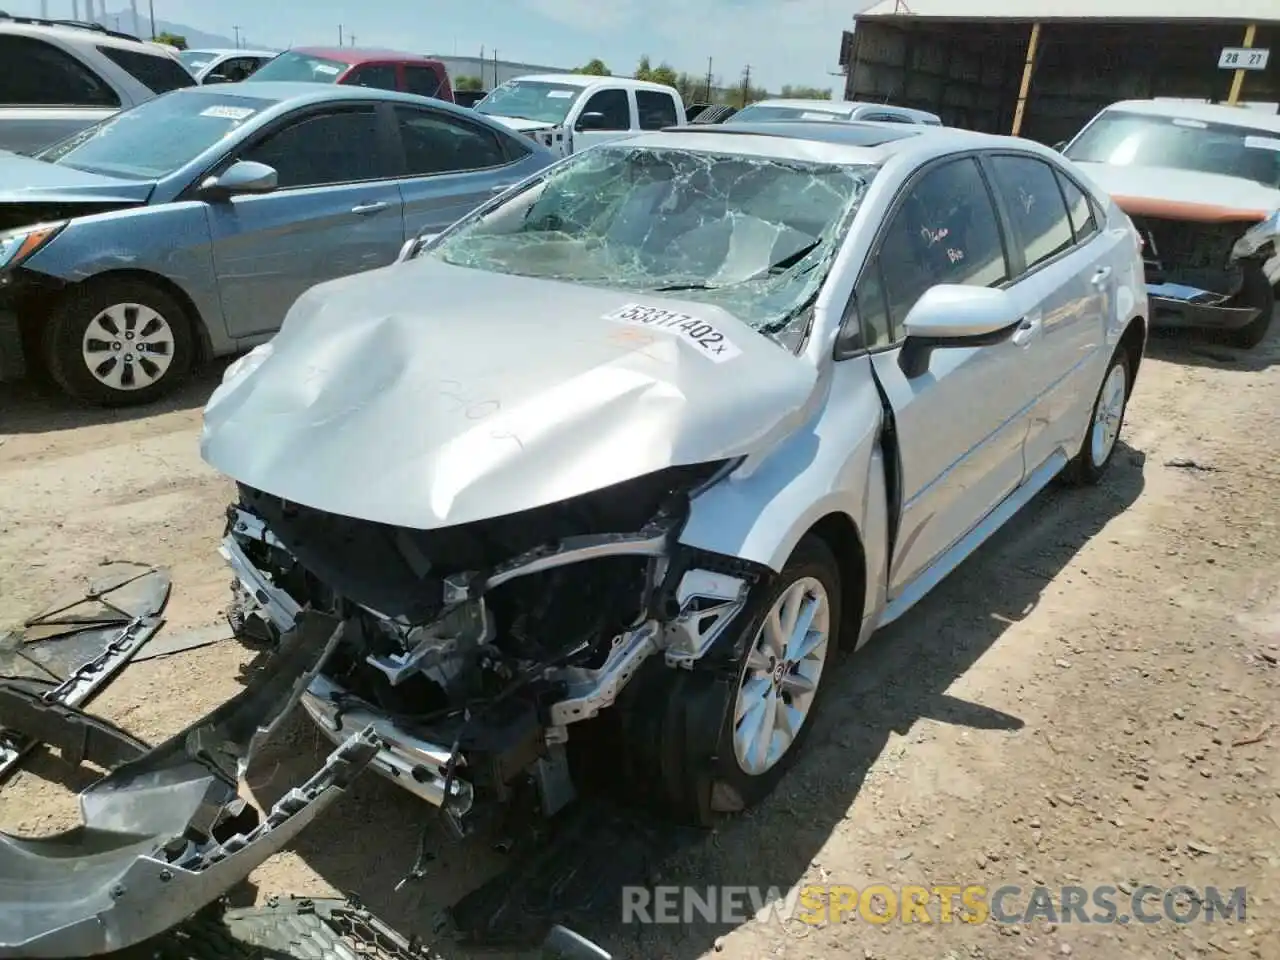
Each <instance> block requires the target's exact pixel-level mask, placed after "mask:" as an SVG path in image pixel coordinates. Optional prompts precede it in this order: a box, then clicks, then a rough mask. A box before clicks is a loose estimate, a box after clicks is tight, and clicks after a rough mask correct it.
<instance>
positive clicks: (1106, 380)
mask: <svg viewBox="0 0 1280 960" xmlns="http://www.w3.org/2000/svg"><path fill="white" fill-rule="evenodd" d="M1130 369H1131V368H1130V364H1129V350H1128V348H1127V347H1126V346H1125V345H1124V344H1121V345H1120V346H1119V347H1118V348H1117V349H1116V352H1115V353H1114V354H1112V356H1111V362H1110V363H1109V364H1108V365H1107V372H1106V374H1105V375H1104V376H1103V378H1102V386H1101V387H1099V388H1098V395H1097V397H1096V398H1095V399H1094V401H1093V411H1092V413H1091V415H1090V418H1089V429H1088V431H1087V432H1086V433H1085V436H1084V443H1082V444H1081V445H1080V451H1079V452H1078V453H1077V454H1076V456H1075V459H1073V460H1072V461H1071V462H1070V463H1069V464H1067V469H1066V470H1065V471H1064V472H1063V478H1064V479H1065V480H1066V481H1067V482H1068V483H1070V484H1073V485H1077V486H1080V485H1092V484H1095V483H1098V482H1099V481H1100V480H1101V479H1102V477H1103V475H1104V474H1105V473H1106V472H1107V468H1108V467H1110V466H1111V461H1112V460H1113V459H1114V458H1115V454H1116V442H1117V441H1118V440H1119V438H1120V428H1121V427H1123V426H1124V414H1125V409H1126V408H1127V406H1128V403H1129V371H1130Z"/></svg>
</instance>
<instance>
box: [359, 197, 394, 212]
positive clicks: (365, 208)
mask: <svg viewBox="0 0 1280 960" xmlns="http://www.w3.org/2000/svg"><path fill="white" fill-rule="evenodd" d="M389 206H391V204H389V203H387V201H385V200H375V201H373V202H372V203H357V204H356V205H355V206H354V207H352V208H351V212H352V213H359V214H366V213H379V212H381V211H383V210H385V209H387V207H389Z"/></svg>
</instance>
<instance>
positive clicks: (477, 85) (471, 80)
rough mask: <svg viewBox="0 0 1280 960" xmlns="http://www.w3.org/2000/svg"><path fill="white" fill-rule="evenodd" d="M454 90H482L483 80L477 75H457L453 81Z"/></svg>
mask: <svg viewBox="0 0 1280 960" xmlns="http://www.w3.org/2000/svg"><path fill="white" fill-rule="evenodd" d="M453 89H455V90H483V89H484V81H483V80H481V79H480V78H479V77H458V78H457V79H455V80H454V81H453Z"/></svg>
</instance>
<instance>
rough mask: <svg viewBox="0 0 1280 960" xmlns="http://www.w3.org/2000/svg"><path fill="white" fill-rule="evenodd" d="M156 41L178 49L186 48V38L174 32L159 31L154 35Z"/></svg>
mask: <svg viewBox="0 0 1280 960" xmlns="http://www.w3.org/2000/svg"><path fill="white" fill-rule="evenodd" d="M156 43H167V44H168V45H169V46H171V47H177V48H178V49H179V50H185V49H187V38H186V37H180V36H178V35H177V34H176V33H161V34H158V35H157V36H156Z"/></svg>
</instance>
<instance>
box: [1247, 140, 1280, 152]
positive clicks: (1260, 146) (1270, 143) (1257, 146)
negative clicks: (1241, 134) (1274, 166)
mask: <svg viewBox="0 0 1280 960" xmlns="http://www.w3.org/2000/svg"><path fill="white" fill-rule="evenodd" d="M1244 145H1245V146H1246V147H1250V148H1252V149H1254V150H1277V151H1280V139H1276V138H1275V137H1245V138H1244Z"/></svg>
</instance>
